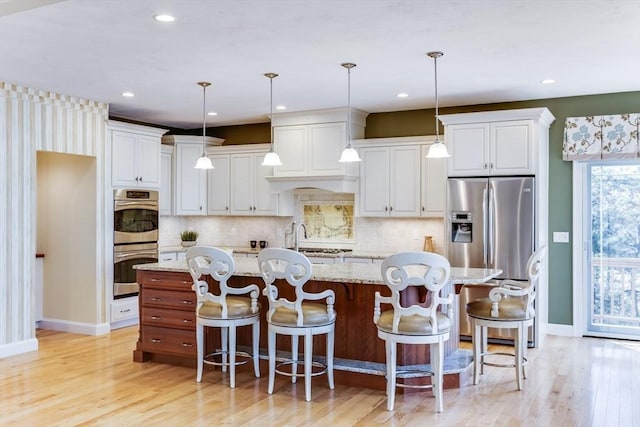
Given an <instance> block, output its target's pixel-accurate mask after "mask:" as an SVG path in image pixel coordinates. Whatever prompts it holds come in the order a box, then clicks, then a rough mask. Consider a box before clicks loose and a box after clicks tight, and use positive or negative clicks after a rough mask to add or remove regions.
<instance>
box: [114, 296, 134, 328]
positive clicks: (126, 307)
mask: <svg viewBox="0 0 640 427" xmlns="http://www.w3.org/2000/svg"><path fill="white" fill-rule="evenodd" d="M138 316H139V312H138V297H137V296H135V297H129V298H122V299H118V300H115V301H113V302H111V329H118V328H124V327H126V326H131V325H135V324H137V323H138Z"/></svg>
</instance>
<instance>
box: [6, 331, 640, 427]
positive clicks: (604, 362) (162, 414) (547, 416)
mask: <svg viewBox="0 0 640 427" xmlns="http://www.w3.org/2000/svg"><path fill="white" fill-rule="evenodd" d="M136 338H137V327H130V328H125V329H120V330H117V331H114V332H112V333H111V334H109V335H105V336H100V337H92V336H84V335H76V334H68V333H61V332H54V331H44V330H40V331H38V339H39V343H40V349H39V351H38V352H33V353H27V354H23V355H19V356H15V357H10V358H6V359H2V360H0V399H1V400H0V425H1V426H9V425H17V426H72V425H73V426H75V425H87V426H94V425H95V426H143V425H144V426H148V425H157V426H198V425H208V426H212V425H255V426H267V425H270V426H329V425H330V426H373V425H392V426H430V425H443V426H492V425H495V426H521V425H526V426H563V427H567V426H638V425H640V405H639V404H638V402H640V343H638V342H628V341H615V340H604V339H596V338H566V337H557V336H548V337H547V338H546V340H545V342H544V346H543V348H542V349H534V350H530V351H529V364H528V366H527V373H528V377H529V378H528V379H527V380H525V382H524V387H525V389H524V390H523V391H521V392H518V391H516V390H515V379H514V377H513V375H514V374H513V370H512V369H504V368H491V367H487V368H486V370H485V374H484V375H483V376H482V377H481V384H479V385H477V386H473V385H470V384H465V385H464V386H463V387H462V388H460V389H457V390H445V392H444V406H445V412H444V413H441V414H437V413H435V411H434V399H433V397H432V394H431V392H430V391H426V392H421V393H416V394H406V395H402V394H400V395H398V396H397V398H396V405H395V407H396V410H395V411H394V412H388V411H387V410H386V408H385V404H386V396H385V395H384V392H382V391H376V390H368V389H358V388H353V387H344V386H340V385H336V389H335V390H329V389H328V388H327V384H326V379H325V377H322V376H321V377H316V378H314V379H313V391H312V393H313V401H312V402H306V401H305V400H304V382H303V381H299V383H298V384H297V385H292V384H290V383H289V382H287V379H286V378H283V377H276V389H275V392H274V394H273V395H271V396H270V395H268V394H267V392H266V389H267V373H266V372H264V371H263V372H262V378H260V379H256V378H254V377H253V376H252V374H251V371H250V367H249V366H248V365H245V366H243V367H241V368H240V369H239V371H238V374H237V383H238V384H237V388H236V389H235V390H231V389H230V388H229V387H228V377H227V375H226V374H225V375H223V374H221V373H220V372H219V371H205V376H204V379H203V382H202V383H201V384H197V383H196V382H195V376H196V372H195V369H192V368H185V367H177V366H170V365H163V364H157V363H151V362H150V363H133V362H132V350H133V348H134V345H135V341H136ZM466 345H468V344H466ZM470 373H471V372H470V370H469V375H467V378H466V380H470V379H471V375H470Z"/></svg>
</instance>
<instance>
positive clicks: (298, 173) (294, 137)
mask: <svg viewBox="0 0 640 427" xmlns="http://www.w3.org/2000/svg"><path fill="white" fill-rule="evenodd" d="M366 116H367V113H365V112H364V111H360V110H357V109H355V108H352V109H351V118H350V119H351V120H350V121H349V110H348V109H346V108H335V109H327V110H314V111H302V112H294V113H278V114H274V116H273V120H272V124H273V132H274V138H273V141H274V147H275V150H276V152H277V153H278V155H279V156H280V160H281V161H282V166H277V167H275V168H274V172H273V175H274V176H275V177H313V176H321V177H328V176H329V177H330V176H341V175H348V176H352V175H357V173H358V168H357V165H353V164H350V163H340V162H339V159H340V155H341V154H342V151H343V150H344V149H345V147H346V146H347V137H348V132H347V123H349V122H350V123H351V137H352V138H354V139H355V138H362V137H363V136H364V125H365V119H366Z"/></svg>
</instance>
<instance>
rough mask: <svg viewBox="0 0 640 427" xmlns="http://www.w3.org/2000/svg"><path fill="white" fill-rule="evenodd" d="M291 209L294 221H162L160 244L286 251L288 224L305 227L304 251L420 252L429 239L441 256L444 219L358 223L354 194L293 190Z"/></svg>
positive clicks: (236, 218)
mask: <svg viewBox="0 0 640 427" xmlns="http://www.w3.org/2000/svg"><path fill="white" fill-rule="evenodd" d="M294 203H295V213H294V216H293V217H252V216H233V217H225V216H161V217H160V241H159V243H160V246H161V247H162V246H176V245H179V244H180V232H182V231H184V230H196V231H197V232H198V233H200V237H199V239H198V242H199V243H200V244H206V245H217V246H231V247H248V246H249V241H250V240H266V241H268V242H269V246H271V247H285V246H287V245H291V242H285V234H286V232H289V231H291V223H292V221H296V223H298V224H299V223H300V221H303V222H304V223H305V226H306V228H307V237H308V238H307V239H301V240H300V246H302V247H305V246H306V247H317V246H321V247H335V248H346V249H353V250H357V251H374V252H399V251H410V250H411V251H412V250H416V251H418V250H422V249H423V247H424V237H425V236H432V238H433V241H434V243H435V251H436V252H439V253H443V251H444V247H445V245H444V219H438V218H363V217H358V216H355V215H354V210H355V200H354V195H353V194H350V193H334V192H330V191H322V190H316V189H313V190H311V189H309V190H296V192H295V193H294ZM300 237H302V236H300Z"/></svg>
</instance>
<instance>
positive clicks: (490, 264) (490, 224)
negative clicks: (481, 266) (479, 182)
mask: <svg viewBox="0 0 640 427" xmlns="http://www.w3.org/2000/svg"><path fill="white" fill-rule="evenodd" d="M488 186H489V199H488V202H487V203H488V205H489V218H488V219H487V239H486V241H487V242H488V243H487V245H488V246H489V247H488V248H487V249H488V250H487V252H486V255H487V262H486V263H485V266H486V267H487V268H495V263H496V260H495V258H494V252H495V243H496V242H495V224H494V222H495V203H494V201H493V187H492V185H491V183H489V184H488Z"/></svg>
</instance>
